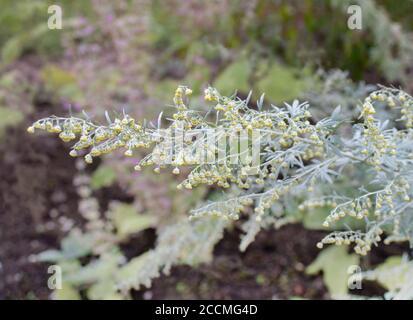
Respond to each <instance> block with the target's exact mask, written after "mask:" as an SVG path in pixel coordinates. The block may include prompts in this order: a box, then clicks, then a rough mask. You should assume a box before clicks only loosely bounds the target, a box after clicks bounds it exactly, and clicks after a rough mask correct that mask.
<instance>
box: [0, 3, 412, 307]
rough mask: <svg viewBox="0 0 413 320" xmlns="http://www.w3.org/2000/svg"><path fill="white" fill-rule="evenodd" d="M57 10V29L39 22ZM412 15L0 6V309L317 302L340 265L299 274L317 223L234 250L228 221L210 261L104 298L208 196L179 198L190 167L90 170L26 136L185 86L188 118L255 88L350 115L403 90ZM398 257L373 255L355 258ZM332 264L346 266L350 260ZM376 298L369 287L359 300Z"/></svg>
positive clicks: (133, 109) (394, 6) (170, 6)
mask: <svg viewBox="0 0 413 320" xmlns="http://www.w3.org/2000/svg"><path fill="white" fill-rule="evenodd" d="M53 4H57V5H59V6H60V7H61V8H62V13H63V16H62V18H63V28H62V29H61V30H50V29H49V28H48V25H47V21H48V19H49V16H50V14H48V11H47V10H48V7H49V6H50V5H53ZM351 4H358V5H360V6H361V9H362V12H363V20H362V30H350V29H349V28H348V26H347V20H348V18H349V14H348V13H347V10H348V7H349V6H350V5H351ZM412 17H413V1H411V0H399V1H397V2H396V1H391V0H354V1H347V0H320V1H311V0H289V1H287V0H285V1H283V0H233V1H230V0H220V1H215V0H211V1H200V0H185V1H178V0H167V1H160V0H159V1H157V0H153V1H149V0H118V1H109V0H96V1H48V0H35V1H33V0H19V1H13V0H0V26H1V28H0V299H49V298H56V299H59V298H62V299H64V298H66V299H106V298H111V299H115V298H116V299H118V298H119V299H123V298H133V299H152V298H157V299H166V298H169V299H170V298H178V299H188V298H195V299H197V298H210V299H236V298H237V299H246V298H251V299H270V298H294V297H296V298H309V299H314V298H318V299H324V298H325V299H327V298H329V297H330V296H331V293H332V292H331V291H332V290H338V291H340V290H341V291H340V292H342V291H343V290H344V291H346V290H347V288H344V289H342V287H343V285H342V284H336V283H331V275H332V274H331V272H333V278H334V272H335V271H334V270H336V269H337V268H340V267H337V266H334V265H331V263H330V264H326V265H325V266H323V267H322V268H321V269H322V271H324V272H321V273H317V272H311V271H310V272H308V268H307V267H308V266H309V265H310V264H311V263H312V262H313V261H314V260H315V259H316V258H317V255H318V253H319V250H318V249H317V248H316V247H315V244H316V243H317V242H318V241H319V240H320V239H321V238H322V237H323V235H324V234H325V231H321V227H320V226H321V224H320V223H319V222H320V221H322V220H320V219H319V220H317V221H316V220H314V219H311V220H305V219H303V220H302V221H298V222H297V223H294V224H288V225H286V226H283V227H281V228H280V229H278V230H275V229H274V230H265V231H262V232H261V233H260V234H259V235H258V237H257V239H256V241H255V242H253V243H252V244H251V246H250V247H248V249H247V250H246V251H245V252H243V253H241V252H240V251H239V249H238V245H239V234H240V232H241V230H240V227H239V225H234V226H233V227H232V228H230V229H229V230H228V231H227V232H226V233H225V235H224V237H223V239H222V240H220V241H219V242H218V243H217V245H216V246H215V247H213V248H212V249H211V250H212V251H211V257H202V259H199V260H200V261H197V262H196V263H194V264H193V266H187V265H182V266H176V267H174V268H173V269H172V270H171V274H169V275H168V276H166V275H162V276H161V278H158V279H155V280H154V282H153V283H152V286H151V287H150V288H142V287H137V288H135V289H133V290H129V291H128V293H127V294H120V293H119V292H117V291H116V290H113V289H112V287H113V283H114V282H116V280H115V279H114V278H116V274H117V272H118V271H119V268H120V266H122V265H124V264H125V263H127V262H130V261H135V260H133V259H135V258H139V257H141V256H142V255H145V254H147V253H148V252H150V250H151V249H153V248H154V247H155V246H156V239H157V233H158V232H162V230H163V229H164V228H166V227H167V226H169V225H173V224H176V223H178V222H179V221H183V220H184V219H186V217H187V213H188V210H189V209H190V208H193V207H195V206H197V205H199V204H200V203H201V202H203V201H206V200H208V199H211V198H213V197H214V194H215V193H214V192H215V191H214V190H208V189H206V188H199V189H196V190H194V191H192V192H187V191H178V190H176V184H177V183H178V181H180V180H182V178H183V176H184V174H185V173H183V174H182V176H180V177H175V176H173V175H170V174H164V175H162V176H156V175H153V174H152V172H150V171H148V172H146V171H144V172H143V173H139V174H135V173H134V172H133V166H134V164H135V162H136V159H134V160H133V161H131V160H130V159H124V158H123V157H122V156H121V155H118V154H114V155H110V156H106V157H104V158H102V159H101V160H100V161H97V162H95V163H94V164H93V165H91V166H87V167H85V165H84V164H83V163H82V161H77V160H76V159H73V158H70V157H69V156H68V151H69V147H70V146H69V145H67V144H64V143H63V142H60V141H59V140H58V139H56V137H52V136H49V135H42V134H36V135H28V134H27V133H26V128H27V126H28V125H29V124H30V123H31V122H32V121H33V120H36V119H38V118H41V117H45V116H49V115H52V114H55V115H66V116H67V115H69V114H78V113H81V112H82V111H84V112H85V113H86V114H87V115H88V116H89V117H90V118H92V119H93V120H94V121H97V122H99V121H104V114H105V111H106V110H107V111H109V112H111V113H113V114H116V113H121V112H122V110H126V111H127V112H128V113H129V114H130V115H131V116H133V117H136V118H145V119H148V120H149V121H150V120H154V119H155V120H156V119H157V115H158V114H159V112H161V111H163V110H164V112H165V114H166V115H167V114H168V113H169V114H170V112H171V110H170V108H168V106H169V105H171V104H172V96H173V92H174V90H175V88H176V87H177V86H178V85H180V84H183V85H188V86H190V87H191V88H192V89H193V92H194V94H193V96H194V97H193V98H192V102H193V103H194V104H195V105H199V108H202V104H201V102H200V101H201V100H200V98H199V97H200V95H201V93H202V92H203V89H204V88H205V87H206V86H207V85H209V84H211V85H213V86H215V87H217V88H218V89H219V90H220V91H221V92H222V93H224V94H232V93H234V91H235V90H237V92H238V95H239V96H241V97H246V96H247V95H248V93H249V91H250V90H253V95H254V97H259V96H260V94H261V93H263V92H265V93H266V95H265V97H266V102H270V103H274V104H281V103H282V102H283V101H291V100H293V99H295V98H299V99H301V100H308V101H310V102H311V104H312V108H313V109H314V112H315V113H319V114H320V115H322V114H328V112H331V111H332V110H334V108H335V107H336V106H337V105H338V104H341V105H342V106H346V107H347V108H348V109H349V110H350V111H349V112H351V108H353V107H354V106H355V105H356V104H357V102H358V101H359V100H361V99H363V97H364V96H365V95H366V94H368V92H369V91H371V90H373V89H374V86H375V85H376V84H378V83H380V84H384V85H393V86H400V87H402V88H404V89H405V90H406V91H407V92H409V93H411V92H412V91H413V80H412V79H413V78H412V74H413V42H412V32H413V19H412ZM346 110H347V109H346ZM178 236H179V234H178ZM405 250H406V245H404V244H401V245H392V246H386V247H383V248H378V249H375V250H373V253H372V254H371V256H369V257H368V258H366V260H365V261H363V263H365V264H366V265H367V266H368V267H372V266H377V265H379V264H380V263H383V261H385V259H386V258H387V257H389V256H394V255H399V254H401V253H402V252H403V251H405ZM337 259H342V260H340V261H341V262H340V263H342V264H343V265H344V266H347V264H351V263H353V262H354V257H353V255H350V254H347V253H343V254H341V253H339V254H338V256H336V260H337ZM204 260H205V261H204ZM333 260H334V259H333ZM136 261H138V260H136ZM56 262H58V263H59V265H63V267H64V272H65V273H66V274H68V277H66V278H64V279H65V280H64V281H65V286H64V288H63V289H62V290H56V291H54V292H53V290H50V289H49V288H48V286H47V282H48V278H49V276H50V274H48V272H47V271H48V266H49V265H50V264H53V263H56ZM135 268H138V267H137V266H135ZM331 270H333V271H331ZM323 274H324V276H325V275H326V274H328V275H329V277H330V280H328V279H327V281H326V279H325V277H324V278H323ZM328 281H330V282H328ZM108 288H109V289H108ZM385 289H386V288H384V287H383V286H382V285H380V284H376V283H375V284H373V283H372V284H370V285H367V286H366V287H365V288H364V289H363V294H364V295H366V296H373V295H380V294H382V293H383V292H384V291H385Z"/></svg>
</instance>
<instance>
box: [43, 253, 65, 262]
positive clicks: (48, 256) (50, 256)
mask: <svg viewBox="0 0 413 320" xmlns="http://www.w3.org/2000/svg"><path fill="white" fill-rule="evenodd" d="M64 257H65V256H64V255H63V253H62V252H60V251H59V250H46V251H43V252H41V253H39V254H38V255H36V260H37V261H39V262H44V261H48V262H57V261H60V260H62V259H63V258H64Z"/></svg>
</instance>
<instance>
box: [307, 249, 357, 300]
mask: <svg viewBox="0 0 413 320" xmlns="http://www.w3.org/2000/svg"><path fill="white" fill-rule="evenodd" d="M358 263H359V257H358V256H357V255H355V254H348V253H347V248H346V247H343V246H331V247H328V248H326V249H324V250H323V251H321V252H320V254H319V255H318V257H317V259H316V260H315V261H313V263H312V264H310V265H309V266H308V267H307V269H306V273H307V274H310V275H315V274H317V273H319V272H320V271H322V272H323V279H324V283H325V284H326V286H327V288H328V291H329V292H330V294H331V295H332V296H333V297H334V296H337V297H340V296H344V295H346V294H347V291H348V278H349V274H348V268H349V267H350V266H352V265H358Z"/></svg>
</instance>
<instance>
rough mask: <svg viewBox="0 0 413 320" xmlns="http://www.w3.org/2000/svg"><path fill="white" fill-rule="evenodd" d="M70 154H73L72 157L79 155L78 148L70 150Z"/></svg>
mask: <svg viewBox="0 0 413 320" xmlns="http://www.w3.org/2000/svg"><path fill="white" fill-rule="evenodd" d="M69 155H70V156H71V157H77V155H78V154H77V152H76V150H71V151H70V152H69Z"/></svg>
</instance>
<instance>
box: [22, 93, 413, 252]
mask: <svg viewBox="0 0 413 320" xmlns="http://www.w3.org/2000/svg"><path fill="white" fill-rule="evenodd" d="M191 93H192V91H191V90H190V89H189V88H188V87H186V86H180V87H178V88H177V90H176V92H175V96H174V99H173V101H174V107H175V108H176V112H175V113H174V114H173V116H172V119H168V120H169V121H170V122H171V124H170V125H169V127H167V128H165V129H161V128H160V127H161V118H162V114H161V115H160V116H159V119H158V125H157V126H154V125H152V126H150V125H146V124H145V123H142V122H138V121H136V120H135V119H133V118H131V117H130V116H128V115H127V114H124V115H123V118H122V119H115V120H114V121H111V120H110V118H109V117H108V116H107V120H108V124H107V125H97V124H95V123H93V122H92V121H89V120H85V119H81V118H76V117H68V118H63V117H56V116H51V117H48V118H44V119H40V120H38V121H36V122H35V123H34V124H33V125H32V126H31V127H29V128H28V131H29V132H30V133H33V132H34V131H35V129H43V130H47V131H48V132H54V133H58V134H59V137H60V138H61V139H62V140H63V141H71V140H75V139H77V138H78V140H77V142H76V143H75V144H74V145H73V147H72V150H71V151H70V155H71V156H73V157H77V156H83V157H84V159H85V161H86V162H87V163H91V162H92V161H93V158H94V157H97V156H101V155H103V154H106V153H110V152H113V151H114V150H116V149H119V148H123V149H125V156H133V152H134V150H135V149H138V148H142V147H143V148H152V151H151V152H149V153H148V154H147V156H145V157H144V158H143V159H142V160H140V161H139V163H138V164H137V165H136V167H135V169H136V170H141V169H142V167H145V166H154V171H155V172H157V173H159V172H160V171H161V170H162V169H164V168H166V167H170V168H171V170H172V172H173V173H174V174H179V172H180V170H179V168H180V167H182V166H189V167H190V168H191V171H190V173H189V175H188V176H187V178H186V179H185V180H184V181H183V182H182V183H180V184H179V185H178V188H187V189H192V188H194V187H196V186H197V185H200V184H207V185H217V186H219V187H222V188H230V189H231V191H230V192H228V193H227V194H229V195H230V196H228V197H227V198H224V199H222V200H220V201H215V202H210V203H207V204H206V205H204V206H202V207H200V208H197V209H195V210H192V212H191V216H190V217H191V218H201V217H202V216H205V215H213V216H219V217H222V218H223V219H234V220H236V219H238V218H239V217H240V215H241V214H244V215H249V216H250V220H249V224H246V225H245V227H246V230H245V231H246V233H247V238H249V239H248V240H246V241H247V242H248V243H250V242H251V241H252V240H253V238H254V236H255V234H256V233H257V232H258V231H259V229H260V228H261V227H262V226H265V225H267V224H268V221H274V219H280V218H282V217H283V215H284V213H283V212H280V211H283V210H282V209H283V208H285V207H287V206H289V207H291V206H292V205H294V204H297V206H296V209H300V210H304V209H309V208H314V207H330V214H329V215H328V216H327V218H326V220H325V222H324V226H325V227H327V228H328V227H330V226H331V225H332V224H333V223H334V222H335V221H338V220H340V219H342V218H344V217H346V216H352V217H355V218H356V219H362V220H363V221H364V222H365V230H363V231H353V230H348V231H342V232H337V231H336V232H333V233H331V234H330V235H328V236H327V237H325V238H324V239H322V240H321V241H320V242H319V243H318V247H319V248H322V247H323V244H336V245H341V244H354V249H355V251H356V252H357V253H359V254H362V255H365V254H366V253H367V252H368V251H369V250H370V249H371V247H372V245H375V244H377V243H378V242H379V241H381V239H382V237H383V234H384V232H385V231H386V233H387V234H388V235H389V236H388V237H387V239H386V240H387V241H392V240H411V235H412V234H413V222H412V221H413V218H412V217H413V215H412V211H411V206H412V202H411V197H412V189H411V186H410V184H409V182H410V181H411V178H412V173H413V171H412V170H413V163H412V161H413V153H412V152H413V142H412V138H413V130H412V125H413V99H412V97H411V96H410V95H408V94H407V93H405V92H403V91H401V90H398V89H393V88H385V87H381V88H380V89H379V90H377V91H374V92H373V93H371V94H370V95H369V96H368V97H367V98H366V99H365V100H364V102H363V103H362V105H361V113H360V117H359V118H358V119H342V118H341V117H340V115H341V112H340V108H339V107H338V108H336V110H335V111H334V112H333V113H332V114H331V115H330V116H329V117H326V118H324V119H323V120H320V121H318V122H317V123H314V122H313V118H312V116H311V113H310V110H309V105H308V103H306V102H304V103H299V102H298V101H297V100H296V101H294V102H293V103H292V104H291V105H290V104H285V106H284V107H283V108H279V107H276V106H274V105H271V106H270V107H269V108H265V109H264V108H263V100H264V97H263V96H262V97H261V99H260V100H259V101H257V108H256V109H254V108H251V106H250V105H249V103H250V97H251V94H250V95H249V97H248V98H247V99H246V100H242V99H239V98H237V97H236V96H232V97H227V96H223V95H221V94H220V93H219V92H218V91H217V90H216V89H215V88H212V87H209V88H207V89H206V90H205V100H206V101H208V102H209V103H211V104H212V105H213V106H212V107H211V110H210V111H209V112H207V113H206V114H202V112H200V111H198V110H194V109H190V108H189V107H188V100H189V96H190V95H191ZM393 109H394V110H396V112H399V113H401V117H398V116H396V112H393V111H391V110H393ZM389 110H390V111H389ZM379 111H380V112H381V113H382V114H385V115H386V117H389V115H390V116H393V117H395V118H396V119H397V118H400V119H397V120H396V121H394V122H393V121H392V122H391V128H387V127H388V126H389V124H390V122H389V121H388V120H386V121H384V122H383V121H382V120H381V119H380V117H378V116H377V115H378V114H379V113H380V112H379ZM211 132H212V134H211ZM241 132H247V133H248V134H250V133H253V132H255V133H256V132H258V133H259V140H257V141H259V148H258V149H255V153H259V155H258V156H259V162H258V163H257V162H254V161H251V157H256V156H257V154H255V155H254V154H252V155H249V153H248V155H247V156H246V157H247V161H233V156H234V155H233V154H230V155H228V154H227V153H226V152H225V151H227V150H226V149H225V148H226V147H224V149H225V150H222V148H221V149H220V148H219V147H217V143H216V141H222V139H224V140H225V141H228V140H230V139H232V138H233V137H234V136H239V135H240V133H241ZM181 134H182V137H183V138H182V141H183V142H182V143H176V142H175V140H174V139H173V137H175V138H176V137H177V136H179V135H181ZM211 137H212V139H211ZM248 143H249V144H251V142H248ZM199 150H203V151H204V152H201V153H200V152H199ZM222 151H224V155H225V156H224V157H222V156H221V157H220V156H219V154H220V153H221V154H222ZM253 151H254V149H253ZM240 152H241V151H240ZM241 153H242V152H241ZM252 153H254V152H252ZM205 155H206V157H207V158H208V159H214V160H213V161H204V160H205V158H203V157H205ZM239 155H240V156H241V154H239ZM248 157H249V158H248ZM216 159H218V160H216ZM346 181H347V182H348V181H351V183H352V185H350V186H348V188H347V189H351V190H352V191H353V192H350V193H351V194H346V195H343V194H340V193H342V191H343V188H342V184H343V183H345V182H346ZM355 182H357V183H359V185H355V184H354V183H355ZM355 190H356V191H355ZM354 192H355V194H354ZM280 203H281V204H283V205H282V206H281V207H280ZM251 208H253V211H251V210H250V209H251ZM280 208H281V209H280ZM266 223H267V224H266ZM248 233H249V235H248ZM248 243H246V244H244V245H242V246H241V248H244V249H245V247H246V245H248Z"/></svg>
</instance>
